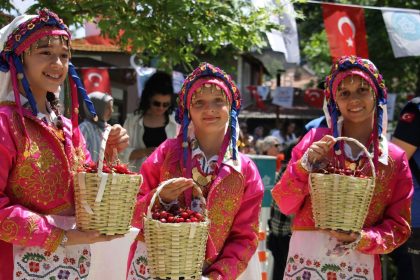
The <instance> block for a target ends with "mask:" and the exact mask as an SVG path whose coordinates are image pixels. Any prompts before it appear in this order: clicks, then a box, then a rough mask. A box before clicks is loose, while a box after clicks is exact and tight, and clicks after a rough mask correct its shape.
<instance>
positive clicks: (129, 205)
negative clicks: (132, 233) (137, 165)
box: [74, 129, 142, 235]
mask: <svg viewBox="0 0 420 280" xmlns="http://www.w3.org/2000/svg"><path fill="white" fill-rule="evenodd" d="M109 131H110V129H107V130H105V132H104V135H103V140H102V143H101V150H100V152H99V163H98V173H86V172H79V173H77V174H76V176H75V178H74V190H75V201H76V225H77V228H78V229H81V230H98V231H99V232H100V233H102V234H107V235H115V234H125V233H127V232H129V230H130V224H131V218H132V216H133V212H134V206H135V203H136V197H137V193H138V191H139V188H140V185H141V183H142V176H141V175H139V174H134V175H131V174H116V173H109V174H107V173H102V168H103V160H104V153H105V146H106V140H107V139H108V135H109Z"/></svg>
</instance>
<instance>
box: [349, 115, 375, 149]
mask: <svg viewBox="0 0 420 280" xmlns="http://www.w3.org/2000/svg"><path fill="white" fill-rule="evenodd" d="M372 131H373V120H372V121H370V122H365V124H360V123H352V122H346V121H344V123H343V136H348V137H351V138H354V139H356V140H358V141H359V142H360V143H362V144H364V145H367V144H368V141H369V138H370V136H371V134H372Z"/></svg>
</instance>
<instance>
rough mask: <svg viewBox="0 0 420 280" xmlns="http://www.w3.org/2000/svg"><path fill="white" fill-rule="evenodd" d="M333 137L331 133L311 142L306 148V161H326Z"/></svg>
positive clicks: (333, 141)
mask: <svg viewBox="0 0 420 280" xmlns="http://www.w3.org/2000/svg"><path fill="white" fill-rule="evenodd" d="M334 143H335V139H334V137H332V136H331V135H325V136H324V137H322V139H321V140H319V141H317V142H313V143H312V145H311V146H309V148H308V161H309V163H310V164H315V163H322V162H325V161H328V159H329V158H330V156H331V147H332V146H333V145H334Z"/></svg>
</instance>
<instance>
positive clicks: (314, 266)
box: [283, 230, 374, 280]
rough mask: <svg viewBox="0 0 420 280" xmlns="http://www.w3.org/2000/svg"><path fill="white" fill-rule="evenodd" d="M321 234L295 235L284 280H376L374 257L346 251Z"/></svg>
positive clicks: (299, 233) (291, 242) (295, 233)
mask: <svg viewBox="0 0 420 280" xmlns="http://www.w3.org/2000/svg"><path fill="white" fill-rule="evenodd" d="M337 245H339V244H338V242H337V240H336V239H335V238H333V237H330V236H329V235H328V234H327V233H325V232H321V231H300V230H297V231H294V232H293V234H292V238H291V239H290V246H289V254H288V257H287V263H286V268H285V271H284V278H283V279H287V280H288V279H302V280H318V279H325V280H339V279H366V280H371V279H374V271H373V268H374V255H367V254H362V253H360V252H358V251H356V250H352V249H345V250H343V249H342V248H341V247H339V246H337Z"/></svg>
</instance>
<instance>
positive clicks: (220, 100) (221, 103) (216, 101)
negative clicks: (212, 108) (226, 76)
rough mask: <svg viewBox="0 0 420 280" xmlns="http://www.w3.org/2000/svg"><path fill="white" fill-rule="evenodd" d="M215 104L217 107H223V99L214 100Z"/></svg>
mask: <svg viewBox="0 0 420 280" xmlns="http://www.w3.org/2000/svg"><path fill="white" fill-rule="evenodd" d="M214 102H215V104H217V105H218V106H223V105H225V103H226V102H225V99H223V98H216V99H215V101H214Z"/></svg>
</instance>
